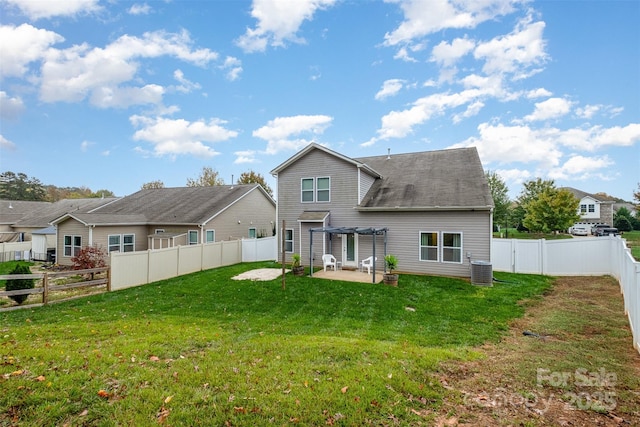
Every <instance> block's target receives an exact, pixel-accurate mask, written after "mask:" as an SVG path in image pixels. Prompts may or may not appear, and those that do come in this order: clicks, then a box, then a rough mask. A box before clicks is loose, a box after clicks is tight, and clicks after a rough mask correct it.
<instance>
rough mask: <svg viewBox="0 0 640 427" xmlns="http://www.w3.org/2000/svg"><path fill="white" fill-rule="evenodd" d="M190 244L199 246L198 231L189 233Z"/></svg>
mask: <svg viewBox="0 0 640 427" xmlns="http://www.w3.org/2000/svg"><path fill="white" fill-rule="evenodd" d="M189 244H190V245H197V244H198V232H197V231H189Z"/></svg>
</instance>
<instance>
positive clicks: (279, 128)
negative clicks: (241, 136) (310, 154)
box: [253, 115, 333, 154]
mask: <svg viewBox="0 0 640 427" xmlns="http://www.w3.org/2000/svg"><path fill="white" fill-rule="evenodd" d="M332 121H333V118H332V117H329V116H323V115H315V116H306V115H299V116H290V117H277V118H275V119H273V120H270V121H269V122H268V123H267V124H266V125H265V126H262V127H261V128H260V129H257V130H255V131H253V136H255V137H256V138H260V139H264V140H265V141H267V149H266V150H265V152H266V153H267V154H276V153H279V152H280V151H283V150H298V149H300V148H302V147H304V146H305V145H307V144H309V143H310V142H311V141H312V140H307V139H304V138H301V137H298V136H299V135H300V134H312V135H321V134H322V133H324V131H325V129H326V128H327V127H328V126H329V125H331V122H332Z"/></svg>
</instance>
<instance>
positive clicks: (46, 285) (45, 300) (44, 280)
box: [42, 272, 49, 304]
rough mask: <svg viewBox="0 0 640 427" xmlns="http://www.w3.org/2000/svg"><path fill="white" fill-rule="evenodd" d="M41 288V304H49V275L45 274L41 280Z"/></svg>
mask: <svg viewBox="0 0 640 427" xmlns="http://www.w3.org/2000/svg"><path fill="white" fill-rule="evenodd" d="M42 288H43V290H42V304H47V303H48V302H49V275H48V273H46V272H45V273H44V277H43V278H42Z"/></svg>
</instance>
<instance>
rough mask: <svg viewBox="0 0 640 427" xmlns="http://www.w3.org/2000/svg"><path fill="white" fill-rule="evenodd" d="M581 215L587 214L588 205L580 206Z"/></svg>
mask: <svg viewBox="0 0 640 427" xmlns="http://www.w3.org/2000/svg"><path fill="white" fill-rule="evenodd" d="M580 213H587V205H580Z"/></svg>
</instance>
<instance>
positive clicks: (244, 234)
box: [52, 184, 276, 265]
mask: <svg viewBox="0 0 640 427" xmlns="http://www.w3.org/2000/svg"><path fill="white" fill-rule="evenodd" d="M275 211H276V208H275V201H274V200H273V199H272V198H271V197H270V196H269V195H268V194H267V193H266V192H265V191H264V189H263V188H262V187H261V186H260V185H258V184H247V185H216V186H209V187H178V188H157V189H147V190H140V191H138V192H137V193H134V194H131V195H129V196H126V197H123V198H121V199H118V200H116V201H114V202H112V203H109V204H107V205H105V206H101V207H99V208H96V209H92V210H88V211H87V210H85V211H79V212H72V213H67V214H65V215H62V216H61V217H59V218H57V219H55V220H54V221H53V222H52V224H53V225H55V226H57V229H58V235H57V243H56V249H57V251H56V261H57V262H58V263H59V264H63V265H69V264H71V258H72V257H73V256H75V255H76V254H77V253H78V251H79V250H80V249H81V248H82V247H86V246H94V245H95V246H98V247H102V248H103V249H104V250H105V252H107V253H110V252H113V251H121V252H133V251H144V250H147V249H160V248H167V247H174V246H180V245H191V244H199V243H209V242H217V241H221V240H235V239H242V238H254V237H265V236H271V235H272V234H273V230H274V221H275Z"/></svg>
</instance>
